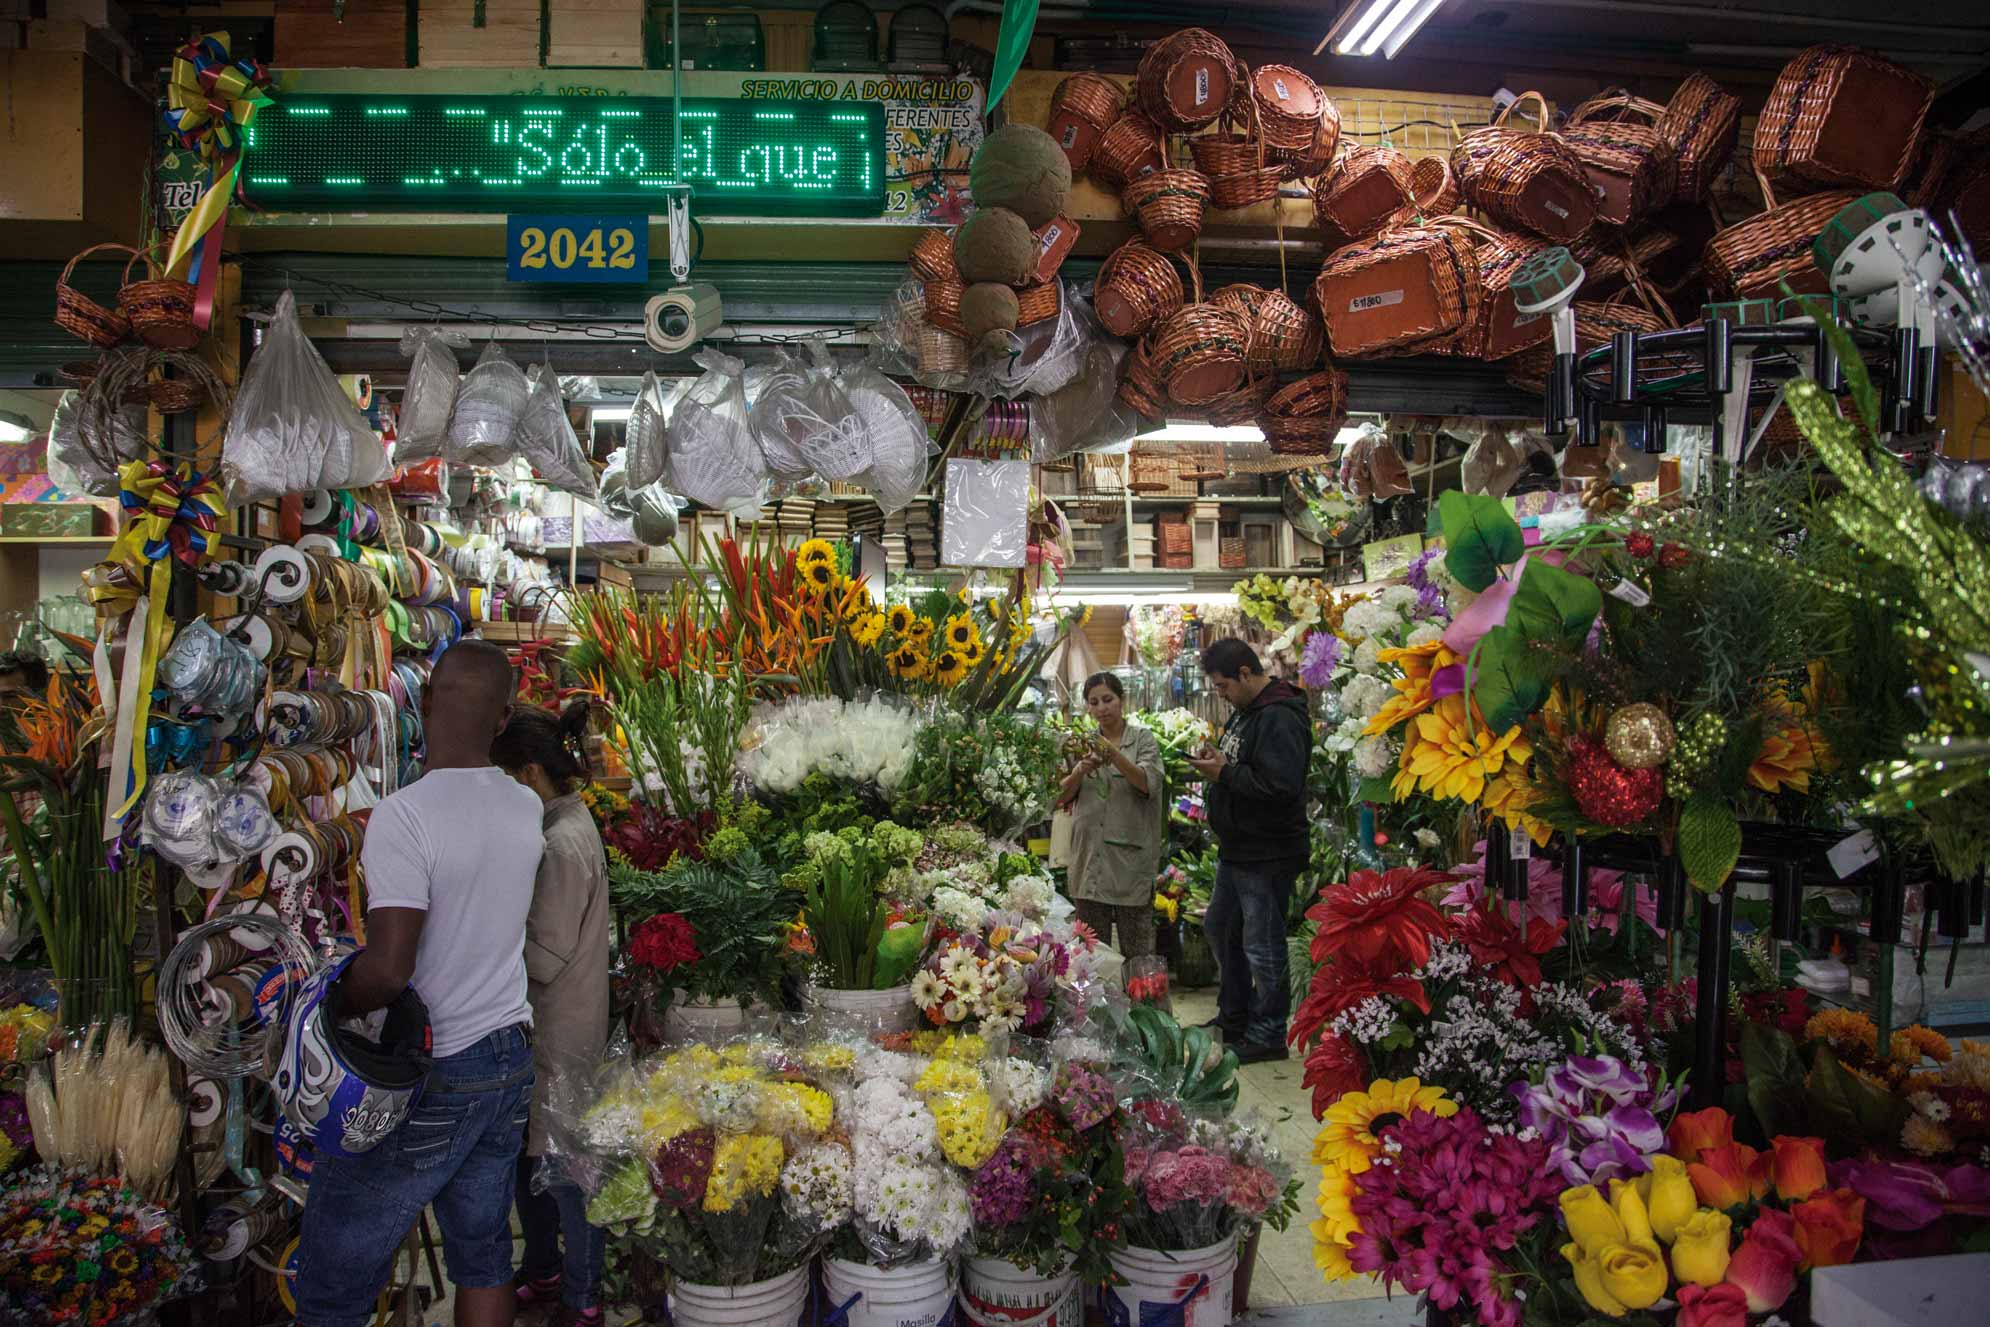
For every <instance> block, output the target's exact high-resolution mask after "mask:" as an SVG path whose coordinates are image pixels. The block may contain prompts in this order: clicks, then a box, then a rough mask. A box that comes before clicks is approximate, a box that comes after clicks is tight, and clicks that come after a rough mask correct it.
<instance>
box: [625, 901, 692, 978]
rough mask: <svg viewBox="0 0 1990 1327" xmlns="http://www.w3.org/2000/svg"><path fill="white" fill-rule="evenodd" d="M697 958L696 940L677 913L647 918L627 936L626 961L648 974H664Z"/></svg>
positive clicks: (680, 915) (688, 925) (688, 924)
mask: <svg viewBox="0 0 1990 1327" xmlns="http://www.w3.org/2000/svg"><path fill="white" fill-rule="evenodd" d="M700 957H701V955H700V954H699V952H698V937H697V935H696V934H695V933H694V932H693V931H692V929H691V923H690V922H688V921H686V920H685V919H684V917H683V915H682V914H681V913H675V912H662V913H658V914H657V915H655V916H654V917H647V918H645V919H644V920H643V921H642V922H641V923H639V924H638V925H637V926H636V928H635V930H633V931H631V932H630V933H629V961H630V962H631V963H633V964H635V965H636V966H637V967H640V968H646V969H648V970H649V971H651V972H668V971H670V970H671V969H672V968H675V967H678V966H680V965H682V964H686V963H696V962H697V961H698V959H699V958H700Z"/></svg>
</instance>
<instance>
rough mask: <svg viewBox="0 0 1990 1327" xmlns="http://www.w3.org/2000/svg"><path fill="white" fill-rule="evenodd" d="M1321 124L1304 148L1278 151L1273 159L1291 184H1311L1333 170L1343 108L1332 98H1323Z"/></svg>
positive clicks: (1276, 150)
mask: <svg viewBox="0 0 1990 1327" xmlns="http://www.w3.org/2000/svg"><path fill="white" fill-rule="evenodd" d="M1321 103H1322V104H1321V106H1320V121H1319V123H1318V124H1316V125H1315V126H1313V138H1312V141H1311V142H1309V143H1307V144H1306V145H1305V146H1303V147H1298V148H1278V149H1274V150H1273V151H1272V153H1271V159H1272V160H1273V161H1275V162H1277V163H1278V165H1279V167H1280V168H1281V169H1282V170H1283V171H1284V172H1285V178H1286V179H1288V180H1310V179H1314V178H1316V177H1318V176H1320V175H1324V174H1325V173H1326V172H1327V171H1328V170H1330V169H1332V167H1333V164H1334V157H1335V156H1336V155H1337V154H1338V153H1339V152H1340V107H1338V106H1336V105H1334V103H1333V99H1332V98H1331V97H1323V98H1321Z"/></svg>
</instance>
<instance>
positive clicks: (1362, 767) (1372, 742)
mask: <svg viewBox="0 0 1990 1327" xmlns="http://www.w3.org/2000/svg"><path fill="white" fill-rule="evenodd" d="M1395 764H1396V753H1395V750H1394V749H1393V748H1392V747H1391V746H1390V745H1389V739H1388V738H1386V737H1368V738H1363V739H1362V740H1361V741H1360V742H1359V743H1357V744H1356V746H1355V748H1354V768H1355V770H1356V772H1358V773H1359V774H1360V775H1361V777H1362V778H1364V779H1375V778H1380V777H1381V776H1382V775H1384V774H1387V773H1388V772H1389V771H1390V770H1391V769H1393V768H1395Z"/></svg>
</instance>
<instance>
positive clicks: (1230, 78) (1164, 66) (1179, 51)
mask: <svg viewBox="0 0 1990 1327" xmlns="http://www.w3.org/2000/svg"><path fill="white" fill-rule="evenodd" d="M1237 78H1238V64H1237V57H1236V56H1234V55H1232V54H1231V53H1230V48H1229V47H1228V46H1226V45H1224V43H1223V39H1222V38H1220V37H1218V36H1217V35H1216V34H1215V33H1213V32H1208V31H1205V30H1204V29H1202V28H1183V29H1181V30H1180V31H1179V32H1175V33H1172V34H1170V35H1169V36H1167V37H1164V38H1162V39H1161V40H1160V41H1158V42H1156V43H1155V44H1154V45H1152V46H1150V47H1148V48H1147V53H1146V54H1145V55H1143V56H1141V57H1140V67H1139V69H1138V70H1137V71H1136V72H1135V74H1134V78H1133V97H1134V100H1135V101H1136V102H1137V103H1139V106H1140V109H1141V110H1143V111H1145V112H1146V114H1147V117H1148V118H1149V119H1151V120H1152V121H1154V123H1155V124H1157V125H1160V126H1161V127H1162V128H1163V129H1166V130H1168V131H1170V132H1171V133H1186V132H1187V131H1189V130H1191V129H1200V128H1202V127H1203V126H1204V125H1206V124H1210V123H1213V122H1214V121H1215V120H1216V118H1217V117H1218V116H1220V115H1221V114H1223V109H1224V107H1225V106H1227V105H1228V104H1229V102H1230V94H1231V91H1232V89H1234V88H1235V87H1236V85H1237Z"/></svg>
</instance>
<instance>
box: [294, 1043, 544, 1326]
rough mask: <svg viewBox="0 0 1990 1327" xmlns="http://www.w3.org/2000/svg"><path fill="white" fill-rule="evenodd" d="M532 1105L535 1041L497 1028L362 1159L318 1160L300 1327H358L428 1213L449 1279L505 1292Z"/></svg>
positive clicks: (303, 1256) (432, 1081)
mask: <svg viewBox="0 0 1990 1327" xmlns="http://www.w3.org/2000/svg"><path fill="white" fill-rule="evenodd" d="M531 1102H532V1042H531V1038H530V1037H529V1036H528V1035H527V1030H526V1027H525V1025H523V1024H519V1025H517V1026H514V1027H508V1028H502V1029H500V1030H498V1031H496V1032H493V1033H491V1034H490V1035H489V1036H488V1037H485V1038H484V1039H483V1040H482V1041H479V1042H477V1043H476V1044H475V1045H473V1046H470V1047H469V1048H467V1049H465V1050H462V1051H459V1052H457V1053H456V1054H455V1055H451V1056H449V1057H447V1058H446V1059H441V1060H437V1061H436V1062H435V1068H434V1069H433V1070H432V1071H431V1072H430V1074H429V1078H428V1086H427V1088H426V1089H425V1090H424V1091H423V1092H422V1095H421V1098H420V1100H418V1101H417V1102H416V1103H415V1108H414V1110H413V1111H411V1112H410V1113H409V1115H408V1118H407V1119H405V1120H403V1121H402V1122H401V1126H400V1127H399V1128H398V1129H396V1130H394V1132H393V1133H391V1134H389V1135H387V1137H386V1138H385V1139H384V1140H382V1142H381V1143H380V1145H379V1146H378V1147H376V1148H374V1149H373V1150H372V1151H370V1152H366V1153H362V1154H361V1155H359V1156H356V1157H351V1158H345V1159H339V1158H331V1157H320V1158H319V1159H318V1164H317V1166H316V1168H315V1169H314V1170H313V1171H312V1174H311V1191H310V1195H309V1197H308V1200H307V1201H306V1202H305V1204H304V1229H303V1235H302V1240H301V1243H300V1244H299V1246H298V1269H297V1322H298V1325H299V1327H365V1324H367V1323H369V1322H371V1321H372V1320H373V1310H374V1301H375V1300H376V1299H377V1298H379V1295H380V1292H381V1290H382V1289H384V1288H385V1287H386V1285H387V1279H388V1277H389V1276H390V1275H391V1274H392V1272H393V1264H394V1254H395V1252H396V1251H397V1250H398V1249H399V1248H400V1247H401V1243H402V1241H403V1240H405V1239H406V1238H407V1235H408V1231H409V1230H410V1229H411V1228H412V1227H413V1226H414V1224H415V1222H416V1220H417V1219H419V1218H420V1216H421V1214H422V1209H423V1208H425V1207H429V1206H431V1205H433V1207H434V1208H435V1216H436V1220H437V1221H438V1222H439V1223H440V1224H441V1226H442V1251H443V1255H444V1257H445V1258H446V1259H447V1260H448V1264H449V1279H450V1280H451V1281H452V1282H454V1283H455V1284H456V1285H457V1286H459V1287H461V1288H464V1289H472V1290H475V1289H484V1288H488V1287H492V1286H502V1285H509V1284H510V1283H511V1198H512V1188H513V1186H514V1182H515V1180H516V1178H517V1174H518V1152H519V1149H520V1148H521V1147H522V1146H523V1145H524V1143H525V1117H526V1113H527V1110H528V1108H529V1107H530V1105H531Z"/></svg>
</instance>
